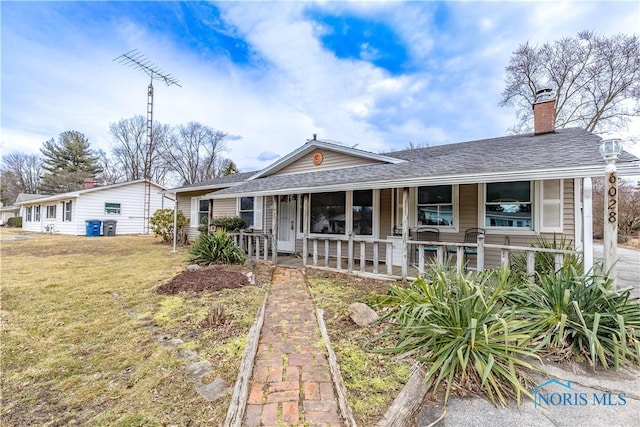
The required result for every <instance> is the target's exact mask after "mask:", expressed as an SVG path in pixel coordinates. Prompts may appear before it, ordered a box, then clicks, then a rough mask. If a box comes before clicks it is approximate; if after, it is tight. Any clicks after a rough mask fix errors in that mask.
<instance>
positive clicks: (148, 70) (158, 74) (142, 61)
mask: <svg viewBox="0 0 640 427" xmlns="http://www.w3.org/2000/svg"><path fill="white" fill-rule="evenodd" d="M114 61H116V62H118V63H120V64H123V65H126V66H128V67H129V68H133V69H136V70H140V71H143V72H144V73H145V74H147V75H148V76H149V78H150V79H151V80H150V82H149V86H148V88H147V147H146V148H147V152H146V159H145V162H144V215H143V216H144V220H143V230H142V232H143V234H149V218H150V216H151V212H150V211H151V162H152V161H153V152H154V151H155V146H154V141H153V80H154V79H156V80H162V81H164V83H165V84H166V85H167V86H171V85H176V86H179V87H182V85H180V84H179V83H178V80H177V79H176V78H175V77H173V76H172V75H171V74H167V73H165V72H164V71H162V70H161V69H160V68H159V67H158V66H157V65H155V64H154V63H153V62H151V61H150V60H149V59H148V58H147V57H146V56H144V55H143V54H142V53H141V52H140V51H139V50H138V49H134V50H131V51H129V52H127V53H123V54H122V55H120V56H118V57H117V58H115V59H114Z"/></svg>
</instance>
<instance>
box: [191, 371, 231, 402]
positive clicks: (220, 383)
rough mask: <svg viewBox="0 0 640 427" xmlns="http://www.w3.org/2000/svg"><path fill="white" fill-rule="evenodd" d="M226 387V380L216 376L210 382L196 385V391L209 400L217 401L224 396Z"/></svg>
mask: <svg viewBox="0 0 640 427" xmlns="http://www.w3.org/2000/svg"><path fill="white" fill-rule="evenodd" d="M226 389H227V388H226V386H225V383H224V380H223V379H222V378H220V377H218V378H216V379H215V380H213V382H211V383H209V384H200V385H197V386H196V392H198V394H199V395H200V396H202V397H204V398H205V399H206V400H207V401H209V402H215V401H216V400H218V399H220V398H221V397H222V396H224V393H225V392H226Z"/></svg>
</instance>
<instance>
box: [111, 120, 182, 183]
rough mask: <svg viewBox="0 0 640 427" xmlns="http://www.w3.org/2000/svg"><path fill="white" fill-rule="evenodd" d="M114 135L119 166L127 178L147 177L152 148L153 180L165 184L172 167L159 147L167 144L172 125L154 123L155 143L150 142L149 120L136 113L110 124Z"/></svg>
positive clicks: (116, 158) (114, 154) (114, 149)
mask: <svg viewBox="0 0 640 427" xmlns="http://www.w3.org/2000/svg"><path fill="white" fill-rule="evenodd" d="M109 131H110V132H111V136H112V137H113V140H114V143H113V145H112V154H113V157H114V160H115V163H116V165H117V166H118V167H119V168H120V169H121V170H122V171H123V173H124V180H126V181H135V180H138V179H143V178H144V172H145V167H146V163H147V160H148V159H149V156H148V153H149V150H151V156H150V159H151V164H150V165H149V169H150V174H151V180H152V181H154V182H157V183H159V184H163V183H164V181H165V180H166V177H167V174H168V171H169V168H168V165H166V164H165V162H164V159H163V157H162V156H160V153H159V150H158V147H159V146H164V145H166V144H165V143H166V139H167V138H168V135H169V133H170V132H169V126H167V125H163V124H161V123H157V122H155V123H154V124H153V138H152V146H151V147H149V146H148V143H147V119H145V118H144V117H143V116H134V117H131V118H129V119H121V120H120V121H119V122H117V123H111V124H110V125H109Z"/></svg>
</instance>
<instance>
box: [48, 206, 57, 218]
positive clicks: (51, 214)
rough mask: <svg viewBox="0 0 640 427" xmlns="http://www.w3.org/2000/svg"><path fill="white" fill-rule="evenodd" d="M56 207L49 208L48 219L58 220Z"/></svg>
mask: <svg viewBox="0 0 640 427" xmlns="http://www.w3.org/2000/svg"><path fill="white" fill-rule="evenodd" d="M56 208H57V206H56V205H49V206H47V219H56Z"/></svg>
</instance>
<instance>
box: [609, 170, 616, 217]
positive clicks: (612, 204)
mask: <svg viewBox="0 0 640 427" xmlns="http://www.w3.org/2000/svg"><path fill="white" fill-rule="evenodd" d="M607 221H608V222H609V223H611V224H615V223H616V222H617V221H618V173H617V172H607Z"/></svg>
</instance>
